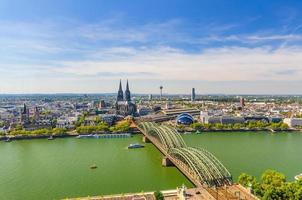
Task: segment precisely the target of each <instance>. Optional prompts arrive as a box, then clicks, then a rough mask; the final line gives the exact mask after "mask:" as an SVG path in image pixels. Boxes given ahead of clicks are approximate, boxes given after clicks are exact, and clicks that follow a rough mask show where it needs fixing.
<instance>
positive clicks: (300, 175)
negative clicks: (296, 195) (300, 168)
mask: <svg viewBox="0 0 302 200" xmlns="http://www.w3.org/2000/svg"><path fill="white" fill-rule="evenodd" d="M295 180H296V181H298V180H302V173H301V174H298V175H296V176H295Z"/></svg>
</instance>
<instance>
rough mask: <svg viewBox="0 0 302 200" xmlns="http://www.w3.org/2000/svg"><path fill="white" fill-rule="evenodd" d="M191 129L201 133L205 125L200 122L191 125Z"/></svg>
mask: <svg viewBox="0 0 302 200" xmlns="http://www.w3.org/2000/svg"><path fill="white" fill-rule="evenodd" d="M190 127H191V128H192V129H194V130H196V131H200V130H202V129H203V128H204V126H203V124H202V123H199V122H194V123H193V124H191V125H190Z"/></svg>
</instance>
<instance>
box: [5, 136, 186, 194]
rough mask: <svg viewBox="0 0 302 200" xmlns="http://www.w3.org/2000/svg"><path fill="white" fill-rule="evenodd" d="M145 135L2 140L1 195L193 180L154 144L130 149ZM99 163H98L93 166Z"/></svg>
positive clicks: (136, 188)
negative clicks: (166, 163)
mask: <svg viewBox="0 0 302 200" xmlns="http://www.w3.org/2000/svg"><path fill="white" fill-rule="evenodd" d="M141 141H142V136H141V135H136V136H134V137H132V138H120V139H76V138H65V139H55V140H52V141H49V140H47V139H35V140H22V141H13V142H10V143H5V142H0V199H5V200H15V199H16V200H18V199H25V200H26V199H31V200H32V199H60V198H66V197H80V196H88V195H90V196H93V195H100V194H116V193H122V192H125V193H126V192H141V191H154V190H159V189H173V188H176V187H177V186H180V185H181V184H183V183H185V184H186V185H188V186H192V184H191V183H190V182H189V181H188V180H187V179H186V178H185V177H184V176H183V175H182V174H181V173H180V172H179V171H178V170H177V169H176V168H174V167H168V168H167V167H162V166H161V161H162V160H161V159H162V155H161V153H160V152H159V151H158V150H157V149H156V148H155V147H154V146H153V145H152V144H146V147H145V148H142V149H132V150H128V149H127V148H126V147H127V146H128V145H129V144H130V143H136V142H141ZM93 164H96V165H97V166H98V168H97V169H94V170H93V169H90V166H91V165H93Z"/></svg>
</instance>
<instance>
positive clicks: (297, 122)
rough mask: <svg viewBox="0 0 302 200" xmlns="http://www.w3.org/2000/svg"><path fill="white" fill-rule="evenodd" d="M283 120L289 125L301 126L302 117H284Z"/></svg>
mask: <svg viewBox="0 0 302 200" xmlns="http://www.w3.org/2000/svg"><path fill="white" fill-rule="evenodd" d="M283 122H284V123H285V124H287V125H288V126H289V127H295V126H302V118H285V119H284V120H283Z"/></svg>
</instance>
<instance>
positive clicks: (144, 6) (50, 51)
mask: <svg viewBox="0 0 302 200" xmlns="http://www.w3.org/2000/svg"><path fill="white" fill-rule="evenodd" d="M0 74H1V78H0V94H1V93H107V92H116V91H117V89H118V84H119V80H120V79H122V82H123V84H124V86H125V82H126V80H127V79H129V83H130V89H131V91H132V92H133V93H144V94H149V93H153V94H155V93H159V86H160V85H163V87H164V89H163V92H164V93H167V94H177V93H179V94H185V93H188V94H189V93H190V91H191V88H192V87H194V88H196V93H197V94H302V87H301V86H302V1H301V0H297V1H291V0H283V1H280V0H266V1H263V0H253V1H243V0H224V1H223V0H196V1H193V0H183V1H179V0H173V1H172V0H165V1H162V0H152V1H151V0H149V1H146V0H128V1H125V0H110V1H108V0H88V1H87V0H43V1H37V0H18V1H16V0H1V1H0Z"/></svg>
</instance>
